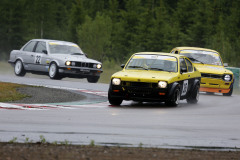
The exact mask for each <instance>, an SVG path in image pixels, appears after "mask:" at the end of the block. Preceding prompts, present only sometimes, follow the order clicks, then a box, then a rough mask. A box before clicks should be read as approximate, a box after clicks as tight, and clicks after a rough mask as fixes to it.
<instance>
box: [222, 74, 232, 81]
mask: <svg viewBox="0 0 240 160" xmlns="http://www.w3.org/2000/svg"><path fill="white" fill-rule="evenodd" d="M223 79H224V80H225V81H231V80H232V78H231V76H230V75H229V74H227V75H225V76H224V77H223Z"/></svg>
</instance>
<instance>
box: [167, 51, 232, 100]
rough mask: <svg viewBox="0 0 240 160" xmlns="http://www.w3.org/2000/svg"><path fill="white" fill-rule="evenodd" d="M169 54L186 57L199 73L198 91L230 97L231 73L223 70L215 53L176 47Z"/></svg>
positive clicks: (221, 63)
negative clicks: (199, 83)
mask: <svg viewBox="0 0 240 160" xmlns="http://www.w3.org/2000/svg"><path fill="white" fill-rule="evenodd" d="M171 53H172V54H180V55H184V56H186V57H188V58H189V59H190V60H191V61H192V62H193V63H194V66H195V67H196V68H197V69H198V70H199V71H200V72H201V76H202V78H201V85H200V91H202V92H209V93H222V94H223V95H224V96H231V95H232V92H233V83H234V77H233V73H232V71H230V70H227V69H225V68H224V64H223V61H222V59H221V56H220V54H219V53H218V52H217V51H215V50H211V49H205V48H196V47H177V48H174V49H172V51H171Z"/></svg>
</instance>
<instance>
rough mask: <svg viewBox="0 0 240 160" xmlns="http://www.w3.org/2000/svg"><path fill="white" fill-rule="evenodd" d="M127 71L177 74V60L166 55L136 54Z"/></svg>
mask: <svg viewBox="0 0 240 160" xmlns="http://www.w3.org/2000/svg"><path fill="white" fill-rule="evenodd" d="M125 69H127V70H156V71H167V72H177V58H175V57H172V56H165V55H148V54H147V55H143V54H139V55H138V54H136V55H134V56H133V57H132V58H131V60H130V61H129V63H128V64H127V66H126V68H125Z"/></svg>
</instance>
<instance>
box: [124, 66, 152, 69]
mask: <svg viewBox="0 0 240 160" xmlns="http://www.w3.org/2000/svg"><path fill="white" fill-rule="evenodd" d="M128 68H141V69H145V70H148V69H147V68H144V67H142V66H128Z"/></svg>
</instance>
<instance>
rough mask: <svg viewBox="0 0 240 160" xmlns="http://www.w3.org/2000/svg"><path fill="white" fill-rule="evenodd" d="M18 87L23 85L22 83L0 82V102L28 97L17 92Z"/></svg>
mask: <svg viewBox="0 0 240 160" xmlns="http://www.w3.org/2000/svg"><path fill="white" fill-rule="evenodd" d="M19 87H24V85H19V84H13V83H5V82H0V102H8V101H15V100H20V99H23V98H25V97H28V96H27V95H24V94H21V93H19V92H17V88H19Z"/></svg>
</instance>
